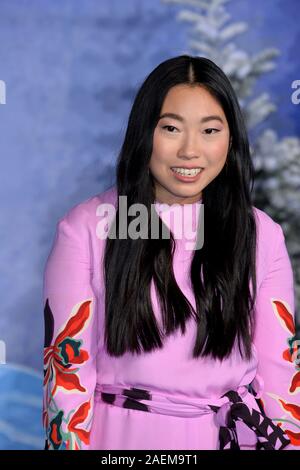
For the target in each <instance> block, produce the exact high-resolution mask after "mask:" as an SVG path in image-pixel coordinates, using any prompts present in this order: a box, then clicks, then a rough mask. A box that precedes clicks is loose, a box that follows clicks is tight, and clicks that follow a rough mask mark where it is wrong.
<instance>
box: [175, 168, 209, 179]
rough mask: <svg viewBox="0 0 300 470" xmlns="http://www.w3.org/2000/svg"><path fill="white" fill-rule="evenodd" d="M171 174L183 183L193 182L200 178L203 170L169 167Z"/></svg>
mask: <svg viewBox="0 0 300 470" xmlns="http://www.w3.org/2000/svg"><path fill="white" fill-rule="evenodd" d="M171 170H172V173H173V175H174V176H175V178H176V179H177V180H179V181H183V182H194V181H197V180H198V179H199V178H200V175H201V174H202V172H203V170H204V168H202V167H193V168H186V167H176V166H173V167H171Z"/></svg>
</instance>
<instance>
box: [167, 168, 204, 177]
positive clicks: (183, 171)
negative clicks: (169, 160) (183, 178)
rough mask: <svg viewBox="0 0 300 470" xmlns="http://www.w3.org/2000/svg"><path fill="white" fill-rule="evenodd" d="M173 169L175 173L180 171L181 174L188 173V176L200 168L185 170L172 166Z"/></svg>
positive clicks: (195, 173) (193, 174)
mask: <svg viewBox="0 0 300 470" xmlns="http://www.w3.org/2000/svg"><path fill="white" fill-rule="evenodd" d="M172 170H173V171H175V172H176V173H180V174H181V175H190V176H195V175H198V173H200V171H201V170H202V168H191V169H190V170H187V169H186V168H172Z"/></svg>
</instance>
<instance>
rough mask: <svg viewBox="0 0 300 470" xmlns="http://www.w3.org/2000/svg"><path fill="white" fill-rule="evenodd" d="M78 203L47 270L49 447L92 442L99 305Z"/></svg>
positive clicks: (61, 226) (63, 224)
mask: <svg viewBox="0 0 300 470" xmlns="http://www.w3.org/2000/svg"><path fill="white" fill-rule="evenodd" d="M77 207H78V206H76V207H75V208H73V209H71V211H69V213H68V214H67V215H66V216H65V217H63V218H62V219H60V220H59V221H58V223H57V225H56V233H55V239H54V243H53V245H52V249H51V251H50V254H49V256H48V259H47V261H46V264H45V269H44V279H43V306H44V318H45V320H44V321H45V323H44V328H45V330H44V331H45V341H44V386H43V428H44V431H45V450H46V449H47V450H48V449H51V450H58V449H59V450H64V449H66V450H86V449H89V444H90V429H91V424H92V418H93V406H94V391H95V386H96V352H97V333H96V332H97V325H96V311H97V309H96V296H95V293H94V292H93V289H92V286H91V282H90V279H91V263H90V257H91V255H90V250H89V232H88V228H87V224H86V223H85V220H84V217H85V215H84V214H83V213H82V210H78V209H77ZM82 214H83V215H82Z"/></svg>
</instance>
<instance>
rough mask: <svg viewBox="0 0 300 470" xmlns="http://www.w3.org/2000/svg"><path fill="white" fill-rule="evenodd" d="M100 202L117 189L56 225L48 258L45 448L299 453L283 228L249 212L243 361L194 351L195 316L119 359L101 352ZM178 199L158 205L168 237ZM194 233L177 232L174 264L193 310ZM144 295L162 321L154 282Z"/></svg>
mask: <svg viewBox="0 0 300 470" xmlns="http://www.w3.org/2000/svg"><path fill="white" fill-rule="evenodd" d="M199 202H201V200H200V201H199ZM105 203H106V204H112V205H113V206H114V207H116V204H117V192H116V187H115V186H113V187H111V188H109V189H108V190H107V191H105V192H102V193H100V194H97V195H95V196H93V197H91V198H89V199H87V200H85V201H83V202H82V203H80V204H78V205H76V206H74V207H72V208H71V209H70V210H69V211H68V213H67V214H66V215H65V216H64V217H62V218H61V219H60V220H59V221H58V223H57V227H56V234H55V239H54V241H53V245H52V249H51V251H50V253H49V256H48V259H47V261H46V265H45V270H44V280H43V282H44V284H43V302H44V304H43V305H44V314H45V349H44V372H45V380H44V406H43V425H44V429H45V437H46V445H45V448H46V449H83V450H85V449H93V450H95V449H97V450H98V449H106V450H107V449H109V450H114V449H121V450H127V449H134V450H137V449H143V450H150V449H152V450H153V449H154V450H157V449H158V450H159V449H164V450H183V449H184V450H189V449H195V450H201V449H206V450H212V449H215V450H217V449H220V448H224V449H228V448H237V446H238V447H239V448H240V449H253V450H254V449H259V448H260V447H259V445H260V446H262V447H263V446H264V445H266V446H267V447H265V448H274V449H280V448H284V449H295V450H297V449H300V447H299V446H300V406H299V405H300V403H299V396H300V394H299V392H300V368H299V364H298V361H297V360H296V359H297V343H296V342H295V313H294V280H293V273H292V268H291V263H290V259H289V256H288V253H287V249H286V245H285V239H284V235H283V231H282V228H281V226H280V225H279V224H277V223H276V222H275V221H274V220H273V219H272V218H271V217H269V216H268V215H267V214H266V213H265V212H263V211H261V210H259V209H257V208H254V211H255V218H256V223H257V228H258V242H257V289H258V290H257V301H256V305H255V315H256V330H255V336H254V340H253V348H252V352H253V354H252V358H251V360H250V361H245V360H243V359H242V358H241V356H240V355H239V353H238V348H234V350H233V351H232V354H231V355H230V357H229V358H227V359H226V360H223V361H219V360H215V359H209V358H197V359H196V358H193V357H192V349H193V345H194V340H195V334H196V324H195V320H194V319H190V320H189V321H188V323H187V329H186V332H185V333H184V334H182V332H181V330H178V331H177V332H176V333H174V334H172V335H171V336H169V337H167V338H166V339H165V342H164V347H163V348H162V349H158V350H155V351H154V352H153V351H152V352H148V353H143V354H141V355H137V354H132V353H126V354H125V355H123V356H122V357H118V358H116V357H111V356H109V355H108V354H107V353H106V351H105V348H104V282H103V270H102V268H103V262H102V261H103V254H104V247H105V239H104V238H103V237H101V236H100V232H101V230H100V228H101V227H102V226H101V216H100V214H101V211H100V206H101V205H102V204H105ZM185 206H187V205H177V204H176V205H170V206H166V205H164V204H161V203H159V202H158V201H156V202H155V209H156V211H157V212H158V213H159V215H160V217H161V218H162V219H163V221H164V223H165V224H166V225H168V227H169V228H170V229H171V230H172V232H173V233H174V234H176V231H177V229H178V223H177V222H176V224H177V225H176V226H175V223H174V220H176V221H178V220H180V219H178V217H177V216H180V215H181V214H180V213H181V212H182V211H183V209H184V208H185ZM188 206H190V207H189V212H188V213H187V211H185V213H184V218H183V219H182V220H183V221H184V222H183V223H184V224H185V225H186V224H191V225H189V226H190V227H192V228H193V230H194V229H195V227H196V226H197V223H198V220H199V214H200V211H199V207H200V204H199V203H193V204H188ZM170 213H172V214H175V217H174V216H172V215H171V216H170ZM176 217H177V218H176ZM189 218H190V220H189ZM102 219H103V218H102ZM195 224H196V225H195ZM175 237H176V235H175ZM193 240H194V241H195V238H193V237H192V236H190V235H188V238H187V235H186V234H185V232H184V234H183V235H182V236H181V238H180V236H179V237H178V238H177V239H176V250H175V253H174V264H173V266H174V274H175V277H176V281H177V283H178V285H179V287H180V288H181V290H182V292H183V293H184V294H185V296H186V297H187V298H188V300H189V301H190V302H191V304H192V305H193V306H194V307H195V303H194V298H193V294H192V288H191V285H190V280H189V276H188V269H189V264H190V261H191V258H192V255H193V250H192V249H191V243H193ZM151 298H152V303H153V309H154V314H155V316H156V318H157V321H158V322H159V320H160V310H159V304H158V299H157V297H156V293H155V290H154V289H153V286H152V287H151ZM230 423H231V424H230ZM232 426H233V427H232ZM234 430H235V431H236V432H234ZM283 431H284V432H283Z"/></svg>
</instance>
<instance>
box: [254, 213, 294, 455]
mask: <svg viewBox="0 0 300 470" xmlns="http://www.w3.org/2000/svg"><path fill="white" fill-rule="evenodd" d="M274 224H275V230H276V236H275V242H274V244H273V246H272V248H271V258H270V263H269V268H268V272H267V274H266V276H265V278H264V279H263V281H262V284H261V286H260V289H259V291H258V294H257V303H256V329H255V335H254V345H255V347H256V350H257V354H258V369H257V379H258V380H261V381H262V384H263V392H262V393H261V397H260V399H259V401H260V404H261V405H262V407H263V409H264V411H265V413H266V415H267V416H268V417H269V418H271V419H272V420H273V421H274V422H275V423H276V424H278V426H281V427H282V429H283V430H284V431H285V434H286V436H288V438H289V439H290V444H289V445H288V446H287V447H286V448H285V450H292V449H294V450H299V449H300V406H299V405H300V403H299V397H300V367H299V346H298V345H299V344H300V342H299V339H298V340H297V339H296V333H295V310H294V299H295V297H294V295H295V294H294V278H293V271H292V266H291V262H290V258H289V255H288V252H287V248H286V244H285V238H284V234H283V230H282V228H281V226H280V225H279V224H277V223H275V222H274Z"/></svg>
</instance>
